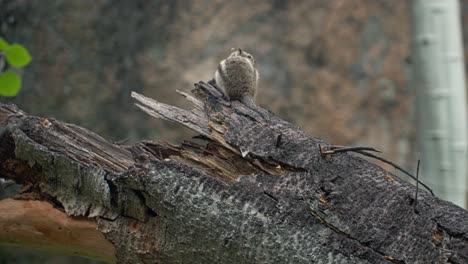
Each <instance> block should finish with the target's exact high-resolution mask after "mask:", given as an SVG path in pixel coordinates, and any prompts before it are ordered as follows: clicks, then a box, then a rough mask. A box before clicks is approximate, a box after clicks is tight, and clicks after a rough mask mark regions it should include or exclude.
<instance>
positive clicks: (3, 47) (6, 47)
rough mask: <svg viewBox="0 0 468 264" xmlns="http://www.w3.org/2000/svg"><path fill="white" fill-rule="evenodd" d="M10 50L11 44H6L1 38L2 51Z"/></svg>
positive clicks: (0, 47) (0, 46) (0, 48)
mask: <svg viewBox="0 0 468 264" xmlns="http://www.w3.org/2000/svg"><path fill="white" fill-rule="evenodd" d="M9 48H10V44H8V42H6V40H4V39H3V38H0V50H3V51H6V50H7V49H9Z"/></svg>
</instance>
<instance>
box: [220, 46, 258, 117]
mask: <svg viewBox="0 0 468 264" xmlns="http://www.w3.org/2000/svg"><path fill="white" fill-rule="evenodd" d="M215 81H216V84H217V85H218V86H219V88H221V90H222V91H223V92H224V94H225V95H226V96H227V97H228V98H229V100H239V101H241V102H242V103H244V104H245V105H247V106H248V107H250V108H253V109H256V108H257V105H256V104H255V96H256V95H257V86H258V71H257V68H256V66H255V59H254V58H253V56H252V55H251V54H249V53H247V52H245V51H243V50H242V49H236V50H234V51H233V52H232V53H231V55H229V57H228V58H227V59H225V60H222V61H221V62H220V63H219V65H218V69H217V70H216V72H215Z"/></svg>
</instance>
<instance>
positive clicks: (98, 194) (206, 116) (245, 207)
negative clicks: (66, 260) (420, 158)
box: [0, 82, 468, 263]
mask: <svg viewBox="0 0 468 264" xmlns="http://www.w3.org/2000/svg"><path fill="white" fill-rule="evenodd" d="M195 86H196V89H195V90H194V91H193V96H192V95H188V94H185V93H181V94H182V95H183V96H185V97H186V98H187V99H188V100H189V101H190V102H192V103H193V105H194V108H193V109H191V110H184V109H180V108H176V107H174V106H169V105H166V104H163V103H160V102H157V101H154V100H152V99H149V98H146V97H144V96H142V95H139V94H137V93H132V97H134V99H135V100H136V101H137V103H136V104H137V106H138V107H139V108H140V109H142V110H144V111H145V112H147V113H148V114H150V115H152V116H155V117H158V118H164V119H167V120H170V121H173V122H176V123H180V124H182V125H185V126H187V127H189V128H191V129H192V130H194V131H196V132H198V133H200V135H201V136H199V137H198V139H196V140H191V141H187V142H184V143H182V144H181V145H180V146H173V145H171V144H168V143H164V142H151V141H145V142H140V143H138V144H135V145H118V144H113V143H111V142H108V141H107V140H105V139H103V138H101V137H99V136H97V135H96V134H94V133H92V132H90V131H88V130H86V129H83V128H80V127H77V126H74V125H70V124H65V123H62V122H60V121H56V120H53V119H43V118H38V117H33V116H29V115H27V114H25V113H23V112H21V111H20V110H18V109H17V108H16V107H14V106H9V105H1V106H0V125H1V126H2V127H3V128H5V132H4V133H3V134H2V135H1V141H0V163H1V164H2V168H1V171H0V172H1V174H2V175H4V177H7V178H11V179H14V180H15V181H17V182H19V183H21V184H23V186H28V187H27V188H25V189H24V191H23V194H22V195H26V194H28V193H34V194H35V196H34V197H36V199H41V200H44V201H48V202H50V203H52V204H54V205H55V206H57V207H59V208H61V209H62V210H63V211H64V212H65V213H66V214H67V215H69V216H86V217H90V218H94V219H96V221H97V223H98V229H99V230H100V231H101V232H102V233H103V234H104V235H105V237H106V238H107V239H108V240H109V241H110V242H111V243H112V244H113V245H114V247H115V249H116V251H115V252H116V259H117V262H119V263H392V262H393V263H467V262H468V243H467V241H468V212H467V211H465V210H463V209H462V208H459V207H457V206H455V205H453V204H451V203H449V202H445V201H442V200H440V199H438V198H436V197H433V196H431V195H429V194H428V193H426V192H422V193H421V194H420V196H419V197H418V201H417V203H415V201H414V193H415V188H414V187H413V186H412V185H410V184H408V183H406V182H404V181H401V180H400V179H398V178H397V177H396V176H395V175H393V174H392V173H390V172H387V171H385V170H383V169H382V168H380V167H378V166H376V165H374V164H372V163H369V162H367V161H366V160H364V159H362V158H359V157H356V156H353V155H350V154H347V153H340V154H336V155H334V156H332V157H331V158H323V157H322V156H321V155H320V151H319V145H321V144H322V145H324V144H326V142H324V141H323V140H321V139H318V138H315V137H312V136H310V135H308V134H307V133H305V132H304V131H302V130H300V129H299V128H297V127H296V126H294V125H292V124H290V123H288V122H285V121H283V120H281V119H280V118H278V117H276V116H274V115H273V114H270V113H267V112H262V113H258V112H256V110H253V109H250V108H248V107H246V106H244V105H243V104H242V103H240V102H236V101H232V102H227V101H225V100H224V99H223V98H222V96H221V94H220V93H219V92H218V91H217V90H216V89H215V88H214V87H213V86H212V85H210V84H206V83H202V82H200V83H198V84H196V85H195Z"/></svg>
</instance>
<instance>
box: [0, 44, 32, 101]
mask: <svg viewBox="0 0 468 264" xmlns="http://www.w3.org/2000/svg"><path fill="white" fill-rule="evenodd" d="M5 60H6V62H7V63H8V65H10V66H12V67H14V68H17V69H18V68H22V67H24V66H26V65H28V64H29V63H30V62H31V55H30V54H29V52H28V50H27V49H26V48H25V47H24V46H23V45H20V44H16V43H13V44H9V43H8V42H7V41H6V40H5V39H3V38H1V37H0V96H15V95H16V94H17V93H18V91H19V90H20V88H21V77H20V76H19V74H18V73H17V72H15V71H13V70H9V69H8V68H9V67H7V65H6V64H5Z"/></svg>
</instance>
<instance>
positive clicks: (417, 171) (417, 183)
mask: <svg viewBox="0 0 468 264" xmlns="http://www.w3.org/2000/svg"><path fill="white" fill-rule="evenodd" d="M420 163H421V160H420V159H418V166H417V167H416V195H415V196H414V205H416V204H417V203H418V190H419V164H420Z"/></svg>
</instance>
